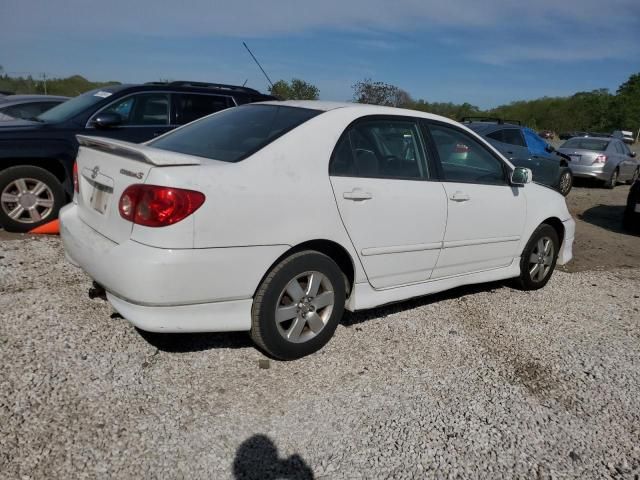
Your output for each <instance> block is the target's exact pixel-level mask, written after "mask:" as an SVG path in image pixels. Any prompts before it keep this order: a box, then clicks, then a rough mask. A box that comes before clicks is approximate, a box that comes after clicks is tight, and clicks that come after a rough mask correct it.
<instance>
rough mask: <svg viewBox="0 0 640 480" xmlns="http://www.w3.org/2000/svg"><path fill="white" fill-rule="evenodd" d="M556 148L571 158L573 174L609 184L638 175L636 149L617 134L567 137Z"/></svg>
mask: <svg viewBox="0 0 640 480" xmlns="http://www.w3.org/2000/svg"><path fill="white" fill-rule="evenodd" d="M558 151H559V152H561V153H564V154H566V155H568V156H569V157H570V158H571V162H569V168H571V172H572V173H573V176H574V177H586V178H595V179H597V180H601V181H603V182H605V185H606V186H607V187H608V188H613V187H615V186H616V185H617V183H618V182H625V181H626V182H629V183H633V182H634V181H635V180H636V179H637V178H638V176H639V175H640V162H638V160H637V158H636V153H635V152H632V151H631V150H629V147H628V146H627V145H625V143H624V142H623V141H622V140H619V139H617V138H609V137H575V138H570V139H569V140H567V141H566V142H564V143H563V144H562V145H561V146H560V148H559V149H558Z"/></svg>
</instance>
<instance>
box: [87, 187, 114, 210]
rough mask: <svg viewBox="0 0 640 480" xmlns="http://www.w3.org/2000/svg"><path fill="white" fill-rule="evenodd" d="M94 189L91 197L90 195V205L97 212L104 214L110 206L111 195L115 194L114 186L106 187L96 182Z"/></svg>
mask: <svg viewBox="0 0 640 480" xmlns="http://www.w3.org/2000/svg"><path fill="white" fill-rule="evenodd" d="M92 186H93V191H92V192H91V197H89V205H90V206H91V208H93V209H94V210H95V211H96V212H98V213H100V214H102V215H104V213H105V212H106V211H107V208H108V207H109V203H110V201H111V197H112V195H113V188H110V187H106V186H104V185H100V184H97V183H96V184H94V185H92Z"/></svg>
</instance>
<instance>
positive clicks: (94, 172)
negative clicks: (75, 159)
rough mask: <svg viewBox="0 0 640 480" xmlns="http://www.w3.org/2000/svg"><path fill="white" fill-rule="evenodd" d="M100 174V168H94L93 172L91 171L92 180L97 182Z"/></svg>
mask: <svg viewBox="0 0 640 480" xmlns="http://www.w3.org/2000/svg"><path fill="white" fill-rule="evenodd" d="M98 173H100V167H99V166H97V165H96V166H95V167H93V170H91V178H92V179H93V180H95V179H96V177H97V176H98Z"/></svg>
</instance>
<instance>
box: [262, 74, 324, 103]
mask: <svg viewBox="0 0 640 480" xmlns="http://www.w3.org/2000/svg"><path fill="white" fill-rule="evenodd" d="M269 92H270V93H271V95H273V96H274V97H278V98H279V99H280V100H317V99H318V97H319V96H320V90H319V89H318V87H316V86H315V85H312V84H311V83H308V82H305V81H304V80H300V79H299V78H294V79H293V80H291V82H287V81H286V80H278V81H277V82H276V83H274V84H273V85H272V86H271V87H270V88H269Z"/></svg>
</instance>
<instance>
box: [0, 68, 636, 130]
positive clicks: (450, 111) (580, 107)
mask: <svg viewBox="0 0 640 480" xmlns="http://www.w3.org/2000/svg"><path fill="white" fill-rule="evenodd" d="M118 83H119V82H115V81H110V82H92V81H89V80H87V79H86V78H84V77H82V76H80V75H74V76H71V77H67V78H50V79H46V82H45V79H44V78H33V77H32V76H27V77H10V76H9V75H7V74H5V73H4V72H3V70H2V67H1V66H0V91H9V92H14V93H39V94H42V93H45V89H46V92H47V93H48V94H50V95H66V96H75V95H79V94H81V93H83V92H86V91H88V90H91V89H94V88H100V87H103V86H106V85H114V84H118ZM352 88H353V98H352V100H353V101H354V102H360V103H371V104H376V105H388V106H394V107H401V108H409V109H413V110H419V111H423V112H430V113H434V114H437V115H442V116H445V117H448V118H451V119H455V120H459V119H461V118H462V117H466V116H489V117H499V118H504V119H510V120H519V121H521V122H522V123H523V124H524V125H528V126H529V127H531V128H533V129H535V130H543V129H548V130H553V131H555V132H560V131H568V130H580V131H596V132H610V131H612V130H618V129H622V130H631V131H634V132H635V131H637V130H638V129H639V128H640V73H636V74H633V75H631V76H630V77H629V79H628V80H627V81H626V82H624V83H623V84H622V85H620V87H619V88H618V89H617V90H616V92H615V93H611V92H610V91H609V90H608V89H598V90H592V91H590V92H578V93H575V94H574V95H571V96H568V97H542V98H538V99H535V100H519V101H514V102H511V103H509V104H507V105H501V106H499V107H496V108H492V109H488V110H482V109H480V108H479V107H477V106H476V105H472V104H470V103H467V102H465V103H461V104H457V103H452V102H429V101H427V100H424V99H415V98H413V97H412V96H411V94H409V93H408V92H407V91H405V90H403V89H402V88H400V87H398V86H396V85H392V84H389V83H385V82H380V81H373V80H371V79H364V80H362V81H360V82H357V83H356V84H355V85H353V86H352ZM269 90H270V93H271V94H272V95H274V96H276V97H278V98H280V99H283V100H317V99H318V98H319V97H320V90H319V89H318V87H316V86H315V85H313V84H311V83H309V82H306V81H305V80H302V79H299V78H294V79H292V80H291V81H287V80H278V81H277V82H275V83H274V84H273V85H272V86H271V87H270V89H269Z"/></svg>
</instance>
